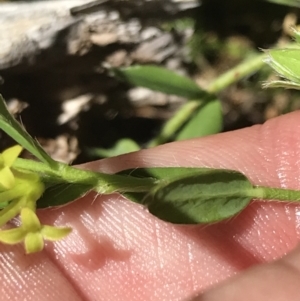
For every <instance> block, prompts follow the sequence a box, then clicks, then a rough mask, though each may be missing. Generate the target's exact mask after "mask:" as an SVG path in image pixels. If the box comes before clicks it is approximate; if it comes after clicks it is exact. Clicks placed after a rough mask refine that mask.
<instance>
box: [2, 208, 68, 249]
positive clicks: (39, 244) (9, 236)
mask: <svg viewBox="0 0 300 301" xmlns="http://www.w3.org/2000/svg"><path fill="white" fill-rule="evenodd" d="M20 218H21V222H22V225H21V226H20V227H19V228H15V229H9V230H3V231H0V241H1V242H3V243H6V244H17V243H20V242H22V241H24V245H25V250H26V253H27V254H29V253H34V252H39V251H41V250H42V249H43V248H44V239H46V240H50V241H55V240H59V239H61V238H64V237H65V236H67V235H68V234H69V233H70V232H71V231H72V229H71V228H67V227H64V228H57V227H52V226H47V225H41V223H40V221H39V219H38V217H37V216H36V214H35V213H34V211H33V210H31V209H29V208H23V209H22V211H21V214H20Z"/></svg>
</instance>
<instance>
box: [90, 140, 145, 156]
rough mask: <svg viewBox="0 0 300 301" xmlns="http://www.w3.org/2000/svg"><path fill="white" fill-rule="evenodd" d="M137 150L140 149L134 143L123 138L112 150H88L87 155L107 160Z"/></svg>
mask: <svg viewBox="0 0 300 301" xmlns="http://www.w3.org/2000/svg"><path fill="white" fill-rule="evenodd" d="M138 150H140V147H139V145H138V144H137V143H136V142H135V141H133V140H131V139H129V138H124V139H120V140H118V141H117V143H116V144H115V145H114V146H113V147H112V148H108V149H106V148H92V149H89V150H88V154H89V155H90V156H95V157H103V158H109V157H114V156H119V155H123V154H128V153H131V152H135V151H138Z"/></svg>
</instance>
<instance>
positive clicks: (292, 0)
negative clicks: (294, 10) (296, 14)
mask: <svg viewBox="0 0 300 301" xmlns="http://www.w3.org/2000/svg"><path fill="white" fill-rule="evenodd" d="M267 1H268V2H272V3H276V4H281V5H287V6H293V7H300V0H267Z"/></svg>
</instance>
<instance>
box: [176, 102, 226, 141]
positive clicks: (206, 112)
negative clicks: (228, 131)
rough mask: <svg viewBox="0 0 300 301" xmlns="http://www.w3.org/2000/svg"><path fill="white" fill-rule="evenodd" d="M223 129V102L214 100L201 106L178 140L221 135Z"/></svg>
mask: <svg viewBox="0 0 300 301" xmlns="http://www.w3.org/2000/svg"><path fill="white" fill-rule="evenodd" d="M222 127H223V114H222V106H221V102H220V101H219V100H218V99H214V100H212V101H209V102H207V103H204V104H203V105H202V106H199V108H198V109H197V111H196V112H195V114H194V116H192V118H191V119H190V120H189V121H188V123H187V124H186V125H185V126H184V127H183V129H182V130H181V131H180V132H179V133H178V134H177V136H176V140H184V139H190V138H196V137H204V136H208V135H213V134H216V133H219V132H220V131H221V130H222Z"/></svg>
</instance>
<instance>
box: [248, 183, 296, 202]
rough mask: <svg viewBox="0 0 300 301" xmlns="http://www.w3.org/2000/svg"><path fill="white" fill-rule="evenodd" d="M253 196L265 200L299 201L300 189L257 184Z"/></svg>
mask: <svg viewBox="0 0 300 301" xmlns="http://www.w3.org/2000/svg"><path fill="white" fill-rule="evenodd" d="M251 196H252V197H253V198H257V199H264V200H277V201H289V202H299V201H300V190H292V189H284V188H272V187H264V186H255V187H253V190H252V192H251Z"/></svg>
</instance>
